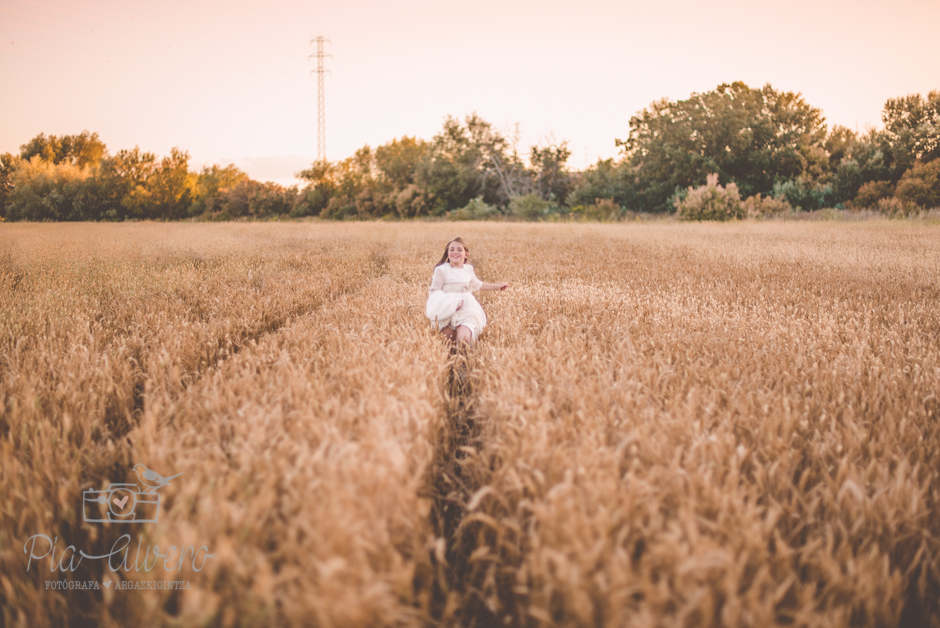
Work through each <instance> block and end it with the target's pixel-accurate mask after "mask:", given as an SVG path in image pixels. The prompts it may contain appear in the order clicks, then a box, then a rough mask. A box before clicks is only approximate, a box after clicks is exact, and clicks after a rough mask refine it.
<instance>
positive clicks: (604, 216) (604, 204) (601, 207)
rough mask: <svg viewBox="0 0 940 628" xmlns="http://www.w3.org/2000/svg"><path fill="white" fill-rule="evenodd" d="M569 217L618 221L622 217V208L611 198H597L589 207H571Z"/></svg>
mask: <svg viewBox="0 0 940 628" xmlns="http://www.w3.org/2000/svg"><path fill="white" fill-rule="evenodd" d="M571 215H572V216H573V217H575V218H578V219H580V220H596V221H600V222H612V221H614V220H618V219H620V217H621V216H622V215H623V208H622V207H621V206H620V205H618V204H617V203H615V202H614V199H612V198H598V199H595V201H594V202H593V203H591V204H590V205H587V206H584V205H578V206H576V207H572V208H571Z"/></svg>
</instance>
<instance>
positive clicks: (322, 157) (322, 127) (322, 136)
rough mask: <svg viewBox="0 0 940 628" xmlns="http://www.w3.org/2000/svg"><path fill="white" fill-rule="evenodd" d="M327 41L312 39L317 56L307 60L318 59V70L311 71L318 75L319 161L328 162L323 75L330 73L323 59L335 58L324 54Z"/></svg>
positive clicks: (321, 38)
mask: <svg viewBox="0 0 940 628" xmlns="http://www.w3.org/2000/svg"><path fill="white" fill-rule="evenodd" d="M327 41H330V40H329V39H326V38H324V37H317V38H316V39H311V40H310V43H311V44H312V43H313V42H317V54H315V55H309V56H308V57H307V59H310V58H312V57H316V59H317V69H316V70H310V74H313V73H314V72H316V73H317V161H326V111H325V109H324V105H323V101H324V96H325V93H324V90H323V75H324V74H326V73H327V72H329V70H326V69H324V68H323V59H325V58H326V57H332V56H333V55H327V54H323V43H324V42H327Z"/></svg>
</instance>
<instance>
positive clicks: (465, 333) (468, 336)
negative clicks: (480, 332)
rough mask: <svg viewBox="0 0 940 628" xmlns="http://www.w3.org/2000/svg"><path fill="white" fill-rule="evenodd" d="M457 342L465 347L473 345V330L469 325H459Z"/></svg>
mask: <svg viewBox="0 0 940 628" xmlns="http://www.w3.org/2000/svg"><path fill="white" fill-rule="evenodd" d="M457 344H458V345H462V346H465V347H470V346H472V345H473V332H472V331H470V328H469V327H465V326H464V325H459V326H458V327H457Z"/></svg>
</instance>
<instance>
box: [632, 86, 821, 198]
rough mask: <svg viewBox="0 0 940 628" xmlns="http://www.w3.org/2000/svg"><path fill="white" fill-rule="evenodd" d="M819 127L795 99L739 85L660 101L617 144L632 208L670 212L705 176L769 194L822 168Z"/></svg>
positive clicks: (815, 113)
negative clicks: (679, 194) (629, 179)
mask: <svg viewBox="0 0 940 628" xmlns="http://www.w3.org/2000/svg"><path fill="white" fill-rule="evenodd" d="M825 139H826V126H825V121H824V118H823V116H822V113H821V112H820V110H819V109H817V108H815V107H811V106H810V105H808V104H807V103H806V102H805V101H804V100H803V98H802V96H801V95H799V94H795V93H793V92H779V91H777V90H775V89H773V88H772V87H771V86H770V85H766V86H764V87H763V88H762V89H751V88H750V87H748V86H747V85H745V84H744V83H742V82H736V83H732V84H730V85H728V84H723V85H719V86H718V88H717V89H716V90H715V91H712V92H706V93H704V94H692V96H691V97H689V98H688V99H687V100H681V101H676V102H674V101H671V100H668V99H663V100H660V101H657V102H654V103H652V104H651V105H650V107H649V108H647V109H644V110H643V111H641V112H640V113H639V114H638V115H636V116H633V117H632V118H631V119H630V134H629V136H628V137H627V139H626V140H623V141H621V140H616V143H617V145H618V146H621V147H622V149H623V154H624V157H625V160H626V162H627V163H628V164H629V165H630V167H632V169H633V173H632V174H633V175H634V177H635V186H636V196H635V201H634V202H635V203H636V204H637V205H638V206H639V209H641V210H644V211H653V212H665V211H669V209H670V207H669V199H670V198H672V197H673V195H674V194H675V192H676V190H677V189H682V188H688V187H691V186H696V185H701V184H703V183H705V179H706V176H707V175H708V174H709V173H717V174H718V175H719V179H720V180H722V181H726V182H731V181H733V182H735V183H736V184H737V186H738V187H739V188H740V190H741V192H742V193H743V194H745V195H748V196H749V195H753V194H758V193H760V194H768V193H769V192H770V191H771V190H772V189H773V186H774V184H775V183H777V182H779V181H786V180H789V179H793V178H796V177H798V176H800V175H801V174H808V175H810V176H815V174H816V172H814V167H815V170H816V171H817V172H818V173H821V172H823V171H824V169H825V166H826V164H825V161H826V160H825V156H826V154H825V150H824V147H823V144H824V141H825Z"/></svg>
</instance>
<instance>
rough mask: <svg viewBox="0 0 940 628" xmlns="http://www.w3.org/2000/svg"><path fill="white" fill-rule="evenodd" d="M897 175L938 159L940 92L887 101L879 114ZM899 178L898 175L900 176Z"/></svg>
mask: <svg viewBox="0 0 940 628" xmlns="http://www.w3.org/2000/svg"><path fill="white" fill-rule="evenodd" d="M881 119H882V121H883V122H884V125H885V130H884V134H885V136H886V139H887V141H888V143H889V144H890V145H891V147H892V148H893V149H894V158H895V159H896V160H897V163H898V167H897V168H896V171H898V172H899V173H903V172H906V171H907V170H908V169H910V168H911V167H913V165H914V162H916V161H920V162H922V163H927V162H930V161H933V160H934V159H937V158H938V157H940V91H932V92H930V93H929V94H928V95H927V98H926V99H925V98H923V97H921V96H920V94H913V95H910V96H902V97H900V98H889V99H888V101H887V102H886V103H885V106H884V110H883V112H882V114H881ZM898 176H901V175H900V174H899V175H898Z"/></svg>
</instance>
